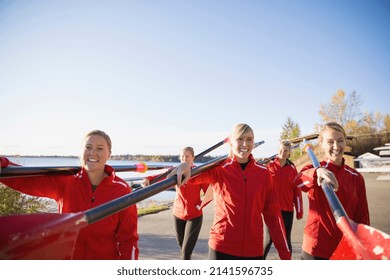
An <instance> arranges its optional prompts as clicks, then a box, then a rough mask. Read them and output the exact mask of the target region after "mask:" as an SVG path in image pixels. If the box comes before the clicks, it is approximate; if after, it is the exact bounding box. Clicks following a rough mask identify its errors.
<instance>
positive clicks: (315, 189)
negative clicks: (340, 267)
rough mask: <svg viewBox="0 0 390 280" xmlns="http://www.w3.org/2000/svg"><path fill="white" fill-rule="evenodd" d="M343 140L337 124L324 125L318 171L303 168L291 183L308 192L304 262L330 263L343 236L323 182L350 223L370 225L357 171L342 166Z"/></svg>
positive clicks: (363, 187) (342, 131)
mask: <svg viewBox="0 0 390 280" xmlns="http://www.w3.org/2000/svg"><path fill="white" fill-rule="evenodd" d="M346 138H347V136H346V133H345V130H344V128H343V127H342V126H341V125H340V124H338V123H335V122H329V123H327V124H325V125H324V126H323V128H322V130H321V132H320V135H319V145H320V148H321V149H322V150H323V151H324V153H325V159H324V160H323V161H322V162H320V165H321V167H319V168H314V167H313V165H311V164H309V165H307V166H305V167H304V168H302V170H301V172H300V173H299V174H298V175H297V177H296V179H295V181H294V185H295V186H297V187H299V188H301V190H302V191H304V192H307V195H308V199H309V211H308V217H307V222H306V226H305V230H304V236H303V243H302V256H301V258H302V259H304V260H318V259H330V258H331V256H332V254H333V252H334V251H335V250H336V248H337V245H338V244H339V243H340V241H341V238H342V236H343V234H342V232H341V231H340V229H339V228H338V227H337V224H336V221H335V219H334V217H333V213H332V210H331V209H330V206H329V204H328V201H327V199H326V197H325V194H324V193H323V190H322V188H321V181H322V180H326V181H328V182H329V183H330V184H332V186H333V187H334V190H335V192H336V195H337V197H338V199H339V200H340V202H341V204H342V205H343V207H344V209H345V211H346V213H347V215H348V217H349V218H350V219H351V220H353V221H354V222H356V223H361V224H366V225H369V224H370V216H369V211H368V203H367V196H366V186H365V182H364V178H363V176H362V175H361V174H360V173H359V172H358V171H356V170H355V169H353V168H351V167H349V166H347V165H345V160H344V158H343V155H344V151H345V147H346V140H347V139H346Z"/></svg>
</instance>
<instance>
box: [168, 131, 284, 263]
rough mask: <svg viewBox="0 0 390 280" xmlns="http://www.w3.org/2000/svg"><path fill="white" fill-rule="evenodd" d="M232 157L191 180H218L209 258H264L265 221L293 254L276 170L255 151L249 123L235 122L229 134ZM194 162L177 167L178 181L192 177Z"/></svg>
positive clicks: (214, 184)
mask: <svg viewBox="0 0 390 280" xmlns="http://www.w3.org/2000/svg"><path fill="white" fill-rule="evenodd" d="M228 143H229V145H230V153H229V158H228V159H226V160H225V161H224V162H222V163H221V164H220V165H218V166H216V167H214V168H212V169H210V170H208V171H205V172H202V173H200V174H199V175H197V176H195V177H193V178H191V179H189V181H188V183H190V184H191V185H196V184H212V186H210V187H213V191H214V205H215V206H214V210H215V215H214V223H213V226H212V228H211V230H210V239H209V258H210V259H212V260H223V259H226V260H227V259H231V260H238V259H264V257H263V251H264V250H263V220H262V216H264V220H265V222H266V224H267V225H268V227H269V228H270V233H271V236H272V239H273V240H274V244H275V247H276V249H277V250H278V253H279V257H280V258H281V259H285V260H289V259H291V254H290V251H289V249H288V245H287V240H286V236H285V231H284V226H283V222H282V217H281V215H280V210H279V207H278V203H277V197H276V196H275V194H274V191H273V187H272V179H271V174H270V172H269V171H268V170H267V168H266V167H264V166H263V165H261V164H258V163H257V162H256V161H255V160H254V158H253V155H252V149H253V147H254V143H255V142H254V133H253V130H252V128H251V127H250V126H249V125H247V124H238V125H236V126H234V127H233V130H232V132H231V134H230V136H229V142H228ZM190 167H191V166H190V164H188V163H182V164H180V165H179V166H177V167H176V168H175V169H174V170H173V171H172V172H171V174H170V175H171V176H172V175H174V174H176V175H177V176H178V181H179V180H180V178H181V177H182V175H183V174H184V176H186V178H187V179H184V181H185V180H188V176H189V174H190Z"/></svg>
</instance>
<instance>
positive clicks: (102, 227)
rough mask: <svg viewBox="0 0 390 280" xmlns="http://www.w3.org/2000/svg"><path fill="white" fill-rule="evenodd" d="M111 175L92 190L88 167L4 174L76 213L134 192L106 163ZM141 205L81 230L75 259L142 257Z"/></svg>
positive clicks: (14, 184)
mask: <svg viewBox="0 0 390 280" xmlns="http://www.w3.org/2000/svg"><path fill="white" fill-rule="evenodd" d="M105 172H106V173H107V174H108V176H107V177H105V178H104V179H103V181H102V182H101V183H100V184H99V185H98V187H97V188H96V190H95V192H94V193H93V192H92V187H91V182H90V181H89V178H88V175H87V173H86V171H85V169H84V168H82V169H81V170H80V172H79V173H77V174H75V175H48V176H34V177H14V178H0V180H1V182H2V183H4V184H5V185H7V186H9V187H11V188H13V189H15V190H18V191H21V192H23V193H26V194H29V195H34V196H42V197H48V198H52V199H54V200H56V201H57V203H58V205H59V212H60V213H75V212H80V211H85V210H87V209H90V208H93V207H96V206H98V205H100V204H103V203H105V202H108V201H111V200H113V199H115V198H118V197H120V196H123V195H126V194H128V193H130V192H131V188H129V186H128V185H127V183H126V182H125V181H124V180H122V179H121V178H119V177H117V176H116V175H115V172H114V170H113V168H112V167H111V166H108V165H106V167H105ZM137 221H138V215H137V208H136V206H135V205H133V206H130V207H128V208H126V209H124V210H122V211H120V212H118V213H116V214H113V215H111V216H109V217H107V218H105V219H102V220H100V221H98V222H95V223H93V224H91V225H88V226H87V227H85V228H83V229H81V230H80V232H79V235H78V238H77V241H76V246H75V251H74V254H73V258H74V259H88V260H91V259H115V260H116V259H138V233H137Z"/></svg>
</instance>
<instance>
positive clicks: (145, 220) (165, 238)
mask: <svg viewBox="0 0 390 280" xmlns="http://www.w3.org/2000/svg"><path fill="white" fill-rule="evenodd" d="M364 177H365V180H366V187H367V197H368V203H369V208H370V217H371V226H372V227H374V228H376V229H379V230H381V231H384V232H386V233H388V234H390V203H389V201H390V180H387V181H379V180H376V178H377V177H378V175H377V174H366V175H364ZM303 196H304V207H305V208H304V209H307V199H306V196H305V195H303ZM306 212H307V211H306ZM306 214H307V213H306ZM212 221H213V209H212V205H208V206H207V207H206V208H205V211H204V217H203V227H202V230H201V233H200V236H199V240H198V242H197V244H196V247H195V249H194V253H193V255H192V258H193V259H194V260H203V259H207V255H208V246H207V242H208V238H209V230H210V227H211V224H212ZM305 221H306V215H304V218H303V219H302V220H300V221H297V220H294V226H293V232H292V245H293V259H299V258H300V251H301V242H302V233H303V228H304V224H305ZM172 223H173V220H172V212H171V211H163V212H160V213H157V214H152V215H147V216H142V217H140V218H139V222H138V232H139V236H140V240H139V248H140V259H143V260H150V259H152V260H175V259H178V258H179V249H178V245H177V243H176V239H175V237H174V235H173V225H172ZM269 259H278V255H277V253H276V250H275V249H274V247H272V248H271V251H270V254H269Z"/></svg>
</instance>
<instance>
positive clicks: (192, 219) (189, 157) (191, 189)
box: [142, 147, 208, 260]
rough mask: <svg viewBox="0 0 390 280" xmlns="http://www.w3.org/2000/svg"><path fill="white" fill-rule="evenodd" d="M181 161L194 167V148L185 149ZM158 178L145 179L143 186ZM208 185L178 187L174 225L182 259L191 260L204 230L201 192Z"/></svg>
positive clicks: (188, 184) (174, 208) (174, 207)
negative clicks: (201, 231)
mask: <svg viewBox="0 0 390 280" xmlns="http://www.w3.org/2000/svg"><path fill="white" fill-rule="evenodd" d="M179 158H180V161H181V162H187V163H188V164H190V165H191V168H193V167H195V166H194V159H195V153H194V149H193V148H192V147H185V148H184V149H183V150H182V151H181V153H180V156H179ZM155 177H156V176H149V177H147V178H145V179H144V181H143V183H142V185H143V186H148V185H149V183H150V180H152V179H153V178H155ZM207 188H208V184H199V185H192V184H191V183H187V184H184V185H182V186H181V187H176V197H175V200H174V203H173V224H174V230H175V236H176V240H177V242H178V244H179V247H180V258H181V259H182V260H190V259H191V255H192V252H193V250H194V248H195V245H196V242H197V241H198V237H199V233H200V230H201V228H202V222H203V211H202V210H201V209H200V208H199V206H200V204H201V192H203V193H205V192H206V190H207Z"/></svg>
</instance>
